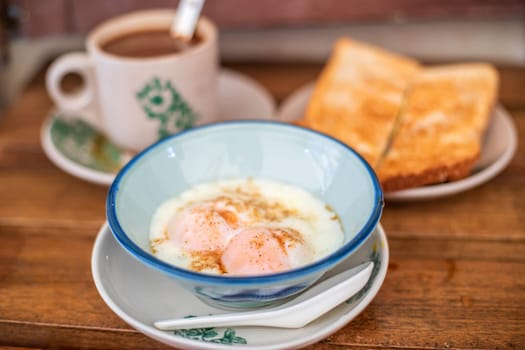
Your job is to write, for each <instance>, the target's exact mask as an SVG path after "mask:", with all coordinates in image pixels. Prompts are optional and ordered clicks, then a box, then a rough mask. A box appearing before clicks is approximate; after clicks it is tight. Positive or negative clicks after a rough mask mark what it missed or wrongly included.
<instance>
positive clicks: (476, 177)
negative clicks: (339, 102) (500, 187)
mask: <svg viewBox="0 0 525 350" xmlns="http://www.w3.org/2000/svg"><path fill="white" fill-rule="evenodd" d="M313 88H314V83H311V84H308V85H305V86H303V87H302V88H300V89H298V90H297V91H296V92H294V93H292V94H291V95H290V96H289V97H288V98H287V99H286V100H285V101H284V102H283V103H282V104H281V106H280V107H279V109H278V111H277V119H278V120H281V121H284V122H293V121H295V120H297V119H300V118H302V117H303V115H304V111H305V109H306V106H307V104H308V101H309V99H310V96H311V95H312V91H313ZM517 145H518V140H517V132H516V128H515V126H514V122H513V121H512V117H511V116H510V115H509V113H508V112H507V111H506V110H505V108H504V107H503V106H501V105H499V104H498V105H496V107H495V108H494V110H493V112H492V116H491V119H490V123H489V125H488V127H487V130H486V132H485V136H484V139H483V145H482V149H481V157H480V159H479V160H478V162H477V163H476V165H475V166H474V169H473V171H472V172H471V174H470V175H469V176H468V177H466V178H463V179H461V180H458V181H453V182H445V183H441V184H436V185H428V186H422V187H417V188H412V189H407V190H401V191H395V192H388V193H385V199H387V200H389V201H413V200H427V199H434V198H439V197H445V196H449V195H452V194H456V193H459V192H463V191H466V190H469V189H471V188H474V187H476V186H479V185H480V184H483V183H485V182H487V181H489V180H490V179H492V178H493V177H495V176H496V175H498V174H499V173H500V172H501V171H503V169H505V167H506V166H507V165H508V164H509V163H510V161H511V160H512V158H513V156H514V153H515V151H516V148H517Z"/></svg>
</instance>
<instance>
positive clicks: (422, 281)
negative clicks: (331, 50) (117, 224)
mask: <svg viewBox="0 0 525 350" xmlns="http://www.w3.org/2000/svg"><path fill="white" fill-rule="evenodd" d="M229 67H230V68H233V69H236V70H239V71H241V72H243V73H245V74H248V75H250V76H252V77H253V78H255V79H256V80H258V81H259V82H260V83H261V84H263V85H264V86H266V87H267V88H268V89H269V90H270V92H271V93H272V94H273V95H274V97H275V99H276V100H277V101H282V100H283V98H284V97H285V96H287V95H288V94H289V93H291V92H292V91H294V90H295V89H296V88H298V87H300V86H302V85H303V84H305V83H307V82H310V81H312V80H313V79H315V77H316V76H317V74H318V73H319V71H320V68H321V67H320V66H319V65H308V64H302V65H296V64H241V63H237V64H230V65H229ZM500 72H501V80H502V85H501V93H500V96H501V98H500V100H501V102H502V103H503V104H504V105H505V107H506V108H507V109H508V110H509V112H510V113H511V115H512V118H513V121H514V123H515V124H516V127H517V130H518V136H519V140H520V142H519V146H518V151H517V153H516V155H515V157H514V159H513V160H512V162H511V164H510V165H509V167H508V168H507V169H506V170H504V171H503V172H502V173H501V174H500V175H499V176H497V177H496V178H494V179H493V180H492V181H490V182H488V183H486V184H483V185H481V186H480V187H477V188H475V189H472V190H470V191H467V192H465V193H461V194H458V195H455V196H451V197H448V198H443V199H439V200H433V201H428V202H416V203H387V204H386V206H385V210H384V214H383V217H382V220H381V221H382V224H383V227H384V228H385V231H386V233H387V236H388V239H389V243H390V250H391V261H390V265H389V269H388V274H387V277H386V280H385V283H384V284H383V286H382V288H381V290H380V292H379V294H378V295H377V297H376V298H375V299H374V300H373V301H372V303H371V304H370V305H369V306H368V307H367V308H366V309H365V310H364V311H363V312H362V313H361V314H360V315H359V316H358V317H357V318H356V319H355V320H353V321H352V322H351V323H349V324H348V325H347V326H345V327H344V328H342V329H341V330H340V331H338V332H337V333H335V334H334V335H332V336H330V337H328V338H327V339H325V340H323V341H321V342H319V343H317V344H314V345H311V346H309V347H308V348H307V349H316V350H319V349H322V350H336V349H411V350H413V349H523V348H525V146H524V143H523V142H522V141H521V140H524V139H525V94H524V93H523V91H525V69H523V68H513V67H500ZM42 77H43V75H42V74H40V75H39V76H38V77H36V78H35V80H34V81H33V82H32V83H31V84H30V85H29V86H28V87H27V89H26V90H25V92H24V93H23V95H22V96H21V97H20V98H19V99H18V101H17V102H16V103H15V104H14V105H12V106H11V107H10V108H9V109H8V110H7V111H5V113H3V115H2V116H1V117H0V199H1V200H0V349H22V348H23V349H48V348H71V349H112V348H114V349H122V348H128V349H163V348H166V346H164V345H162V344H160V343H158V342H156V341H154V340H151V339H149V338H147V337H146V336H144V335H142V334H141V333H139V332H137V331H135V330H134V329H132V328H130V327H129V326H127V325H126V324H125V323H124V322H123V321H122V320H121V319H119V318H118V317H117V316H116V315H115V314H114V313H113V312H112V311H111V310H110V309H109V308H108V307H107V306H106V305H105V304H104V302H103V300H102V299H101V298H100V296H99V295H98V293H97V291H96V289H95V286H94V283H93V280H92V277H91V270H90V256H91V250H92V247H93V242H94V239H95V235H96V233H97V231H98V229H99V227H100V226H101V224H102V223H103V222H104V220H105V213H104V203H105V197H106V193H107V188H106V187H103V186H98V185H94V184H90V183H87V182H84V181H82V180H80V179H77V178H75V177H73V176H71V175H68V174H66V173H64V172H62V171H61V170H60V169H58V168H57V167H55V166H54V165H53V164H52V163H51V162H50V161H49V160H48V159H47V158H46V156H45V155H44V153H43V151H42V149H41V147H40V139H39V133H40V127H41V124H42V122H43V120H44V118H45V117H46V114H47V112H48V111H49V110H50V109H51V108H52V103H51V101H50V100H49V98H48V96H47V94H46V92H45V88H44V83H43V78H42Z"/></svg>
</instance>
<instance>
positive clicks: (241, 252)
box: [221, 227, 310, 275]
mask: <svg viewBox="0 0 525 350" xmlns="http://www.w3.org/2000/svg"><path fill="white" fill-rule="evenodd" d="M292 251H294V252H292ZM295 251H300V253H299V254H296V252H295ZM290 253H292V254H290ZM309 253H310V252H309V250H308V249H307V247H306V246H305V245H304V242H303V241H302V238H301V236H300V234H298V233H295V232H290V231H287V230H283V229H276V228H267V227H251V228H246V229H242V230H240V231H239V232H238V233H237V234H236V235H235V236H234V237H233V238H232V239H231V240H230V241H229V243H228V244H227V246H226V248H225V249H224V252H223V254H222V261H221V262H222V265H223V267H224V269H225V270H226V271H227V272H228V273H229V274H233V275H258V274H265V273H275V272H280V271H284V270H289V269H291V268H293V267H294V265H295V264H294V263H301V262H302V261H301V262H298V261H293V260H296V259H295V258H296V257H297V256H300V260H303V259H301V257H306V256H307V255H309Z"/></svg>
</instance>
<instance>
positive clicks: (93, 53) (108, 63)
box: [46, 10, 219, 150]
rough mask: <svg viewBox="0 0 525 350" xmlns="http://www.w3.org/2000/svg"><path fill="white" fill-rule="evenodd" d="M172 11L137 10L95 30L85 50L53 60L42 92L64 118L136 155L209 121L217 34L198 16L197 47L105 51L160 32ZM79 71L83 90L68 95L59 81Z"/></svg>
mask: <svg viewBox="0 0 525 350" xmlns="http://www.w3.org/2000/svg"><path fill="white" fill-rule="evenodd" d="M174 16H175V11H174V10H147V11H138V12H133V13H130V14H126V15H122V16H119V17H115V18H113V19H110V20H108V21H106V22H104V23H102V24H101V25H99V26H97V27H96V28H95V29H94V30H93V31H92V32H91V33H90V34H89V35H88V37H87V39H86V49H87V52H86V53H83V52H74V53H68V54H65V55H63V56H61V57H59V58H58V59H57V60H56V61H54V62H53V64H52V65H51V67H50V68H49V70H48V72H47V76H46V84H47V90H48V92H49V94H50V95H51V97H52V99H53V100H54V102H55V104H56V106H57V108H58V109H60V110H61V111H63V112H65V113H63V114H64V115H74V116H75V117H80V118H83V119H86V121H87V122H89V123H90V124H93V125H94V126H95V127H97V128H99V129H100V130H101V131H102V132H104V133H105V134H106V135H107V136H108V138H109V139H110V140H111V141H113V142H114V143H115V144H117V145H118V146H120V147H124V148H127V149H131V150H142V149H143V148H145V147H147V146H149V145H150V144H152V143H154V142H155V141H157V140H159V139H160V138H162V137H164V136H166V135H168V134H172V133H175V132H177V131H180V130H183V129H187V128H190V127H192V126H194V125H200V124H206V123H209V122H212V121H215V120H216V117H217V114H218V101H217V72H218V65H219V64H218V52H217V29H216V27H215V26H214V25H213V23H212V22H210V21H209V20H207V19H206V18H202V17H201V18H200V20H199V22H198V25H197V32H198V33H199V36H200V37H201V40H200V42H199V43H197V44H196V45H195V46H192V47H189V48H188V49H186V50H184V51H181V52H177V53H174V54H170V55H164V56H159V57H151V58H134V57H122V56H116V55H112V54H109V53H107V52H104V51H103V50H102V48H101V46H102V45H103V44H104V43H106V42H108V41H109V40H111V39H114V38H117V37H119V36H122V35H124V34H126V33H132V32H137V31H140V30H148V29H149V30H155V29H166V31H169V27H170V25H171V23H172V20H173V18H174ZM68 73H78V74H80V75H81V76H82V78H83V81H84V84H83V86H82V88H81V89H80V91H78V92H76V93H74V94H72V93H66V92H65V91H63V90H62V89H61V86H60V83H61V81H62V78H63V77H64V76H65V75H66V74H68Z"/></svg>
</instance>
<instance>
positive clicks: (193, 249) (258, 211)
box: [150, 178, 344, 275]
mask: <svg viewBox="0 0 525 350" xmlns="http://www.w3.org/2000/svg"><path fill="white" fill-rule="evenodd" d="M343 238H344V235H343V230H342V227H341V224H340V221H339V218H338V217H337V215H336V214H335V213H334V212H333V210H332V209H331V208H330V207H329V206H328V205H326V204H325V203H324V202H322V201H321V200H319V199H318V198H316V197H314V196H313V195H311V194H310V193H308V192H307V191H305V190H303V189H300V188H298V187H294V186H291V185H287V184H283V183H278V182H275V181H270V180H263V179H252V178H249V179H237V180H224V181H217V182H213V183H205V184H200V185H197V186H195V187H193V188H190V189H189V190H187V191H185V192H183V193H182V194H180V195H179V196H177V197H175V198H172V199H169V200H168V201H166V202H164V203H163V204H162V205H160V206H159V208H157V210H156V212H155V214H154V216H153V218H152V221H151V227H150V246H151V251H152V252H153V254H154V255H155V256H157V257H158V258H160V259H162V260H164V261H166V262H168V263H171V264H174V265H177V266H179V267H183V268H187V269H191V270H194V271H197V272H204V273H215V274H227V275H261V274H268V273H275V272H281V271H286V270H290V269H294V268H297V267H300V266H303V265H306V264H309V263H311V262H313V261H315V260H317V259H320V258H322V257H323V256H326V255H327V254H329V253H331V252H333V251H334V250H336V249H337V248H338V247H339V246H340V244H341V243H342V241H343Z"/></svg>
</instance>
